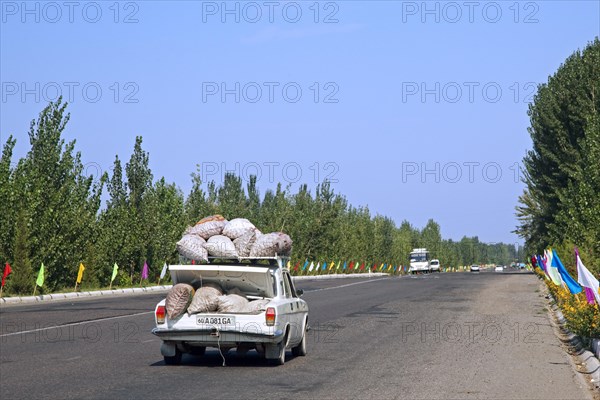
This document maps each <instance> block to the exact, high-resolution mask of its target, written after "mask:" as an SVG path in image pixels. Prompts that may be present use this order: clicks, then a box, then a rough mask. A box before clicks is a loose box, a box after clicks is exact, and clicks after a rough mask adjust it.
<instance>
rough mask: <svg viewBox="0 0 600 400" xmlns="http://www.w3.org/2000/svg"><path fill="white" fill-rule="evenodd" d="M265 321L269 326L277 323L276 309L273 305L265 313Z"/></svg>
mask: <svg viewBox="0 0 600 400" xmlns="http://www.w3.org/2000/svg"><path fill="white" fill-rule="evenodd" d="M265 322H266V323H267V326H273V325H275V309H274V308H273V307H269V308H267V312H266V313H265Z"/></svg>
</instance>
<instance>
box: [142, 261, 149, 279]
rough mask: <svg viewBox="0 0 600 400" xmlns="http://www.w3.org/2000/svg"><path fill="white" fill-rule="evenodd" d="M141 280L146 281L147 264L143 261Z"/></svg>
mask: <svg viewBox="0 0 600 400" xmlns="http://www.w3.org/2000/svg"><path fill="white" fill-rule="evenodd" d="M142 279H148V263H147V262H146V261H144V267H143V268H142Z"/></svg>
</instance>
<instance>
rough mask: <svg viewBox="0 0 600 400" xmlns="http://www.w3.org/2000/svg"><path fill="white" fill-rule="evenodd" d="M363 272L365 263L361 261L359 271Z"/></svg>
mask: <svg viewBox="0 0 600 400" xmlns="http://www.w3.org/2000/svg"><path fill="white" fill-rule="evenodd" d="M364 270H365V263H364V261H363V263H362V264H361V265H360V271H364Z"/></svg>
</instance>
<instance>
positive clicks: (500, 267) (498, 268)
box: [494, 265, 504, 272]
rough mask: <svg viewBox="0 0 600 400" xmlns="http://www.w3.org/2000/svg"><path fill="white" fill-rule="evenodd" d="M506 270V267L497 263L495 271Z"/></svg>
mask: <svg viewBox="0 0 600 400" xmlns="http://www.w3.org/2000/svg"><path fill="white" fill-rule="evenodd" d="M502 271H504V268H502V265H496V268H494V272H502Z"/></svg>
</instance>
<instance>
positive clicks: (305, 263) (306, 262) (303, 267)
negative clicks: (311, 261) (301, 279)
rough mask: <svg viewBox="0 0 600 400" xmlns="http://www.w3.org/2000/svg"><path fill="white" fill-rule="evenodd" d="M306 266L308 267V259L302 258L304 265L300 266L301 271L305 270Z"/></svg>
mask: <svg viewBox="0 0 600 400" xmlns="http://www.w3.org/2000/svg"><path fill="white" fill-rule="evenodd" d="M306 267H308V260H304V265H303V266H302V271H304V270H306Z"/></svg>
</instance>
